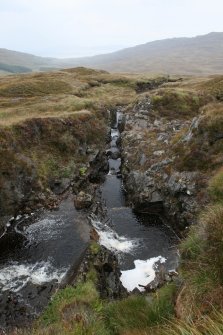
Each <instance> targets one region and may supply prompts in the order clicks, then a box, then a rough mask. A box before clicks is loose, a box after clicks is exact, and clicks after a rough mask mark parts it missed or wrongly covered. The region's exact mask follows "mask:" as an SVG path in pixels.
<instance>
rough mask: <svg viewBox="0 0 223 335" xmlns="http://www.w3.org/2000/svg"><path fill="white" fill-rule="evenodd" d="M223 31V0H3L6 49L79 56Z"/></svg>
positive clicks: (0, 41)
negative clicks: (155, 41)
mask: <svg viewBox="0 0 223 335" xmlns="http://www.w3.org/2000/svg"><path fill="white" fill-rule="evenodd" d="M211 31H223V0H0V48H7V49H12V50H18V51H24V52H29V53H33V54H36V55H39V56H52V57H79V56H88V55H94V54H99V53H106V52H111V51H115V50H118V49H121V48H124V47H128V46H133V45H137V44H141V43H146V42H149V41H153V40H157V39H163V38H169V37H181V36H188V37H190V36H196V35H202V34H206V33H208V32H211Z"/></svg>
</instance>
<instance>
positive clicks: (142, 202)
mask: <svg viewBox="0 0 223 335" xmlns="http://www.w3.org/2000/svg"><path fill="white" fill-rule="evenodd" d="M125 119H126V124H125V130H124V131H123V132H122V135H121V138H122V161H123V164H122V174H123V179H124V186H125V189H126V193H127V199H128V201H129V203H131V204H132V206H133V207H134V208H135V209H136V210H137V211H140V212H153V211H160V212H162V213H165V214H166V215H168V217H169V220H170V222H171V223H172V225H173V226H174V227H175V228H176V230H178V231H179V230H182V229H184V228H185V227H186V226H188V225H190V224H192V223H193V222H194V218H195V214H196V212H197V209H198V201H197V196H198V183H199V180H200V178H201V173H200V172H199V171H193V170H192V171H188V169H185V170H182V168H181V169H180V170H178V163H179V162H180V161H181V159H182V156H181V152H177V151H176V150H174V146H175V144H176V143H178V142H180V143H181V145H182V146H187V145H189V142H190V140H191V138H192V137H193V134H194V129H197V127H198V123H199V118H194V119H193V120H191V121H189V120H182V119H181V120H177V119H174V120H167V119H165V118H161V117H158V116H157V115H156V113H154V111H153V108H152V104H151V99H150V97H149V96H143V97H142V98H140V99H139V101H138V102H137V103H136V104H135V106H134V107H133V109H132V111H128V112H127V113H126V115H125Z"/></svg>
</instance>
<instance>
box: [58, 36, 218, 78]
mask: <svg viewBox="0 0 223 335" xmlns="http://www.w3.org/2000/svg"><path fill="white" fill-rule="evenodd" d="M222 54H223V33H210V34H207V35H204V36H197V37H194V38H172V39H165V40H160V41H154V42H150V43H146V44H142V45H138V46H135V47H132V48H128V49H124V50H120V51H118V52H114V53H111V54H106V55H99V56H95V57H89V58H82V59H70V60H64V63H63V64H62V65H63V66H65V65H67V64H70V65H72V66H74V65H75V66H76V65H82V66H89V67H93V68H101V69H104V70H107V71H115V72H149V73H170V74H181V75H182V74H186V75H188V74H196V75H199V74H201V75H203V74H220V73H222V72H223V57H222Z"/></svg>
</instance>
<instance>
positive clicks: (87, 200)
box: [74, 191, 93, 209]
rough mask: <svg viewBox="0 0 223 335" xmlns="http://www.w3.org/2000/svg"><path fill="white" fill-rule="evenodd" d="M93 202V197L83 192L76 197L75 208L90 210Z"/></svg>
mask: <svg viewBox="0 0 223 335" xmlns="http://www.w3.org/2000/svg"><path fill="white" fill-rule="evenodd" d="M92 202H93V199H92V196H91V195H90V194H87V193H85V192H83V191H81V192H80V193H79V194H78V195H76V196H75V197H74V206H75V208H76V209H85V208H89V207H90V206H91V205H92Z"/></svg>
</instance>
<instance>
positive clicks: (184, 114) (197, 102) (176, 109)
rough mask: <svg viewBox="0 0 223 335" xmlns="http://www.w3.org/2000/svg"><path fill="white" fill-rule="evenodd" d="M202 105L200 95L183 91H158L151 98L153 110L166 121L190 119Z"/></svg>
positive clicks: (203, 101)
mask: <svg viewBox="0 0 223 335" xmlns="http://www.w3.org/2000/svg"><path fill="white" fill-rule="evenodd" d="M204 103H205V100H204V97H203V96H202V95H200V94H198V93H197V92H194V91H189V90H185V89H160V90H158V91H157V92H156V94H154V95H153V96H152V105H153V108H154V109H155V110H156V111H157V112H158V113H159V115H160V116H162V117H166V118H167V119H185V118H186V119H190V118H191V117H194V116H196V115H197V114H198V110H199V108H200V107H201V106H202V105H203V104H204Z"/></svg>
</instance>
